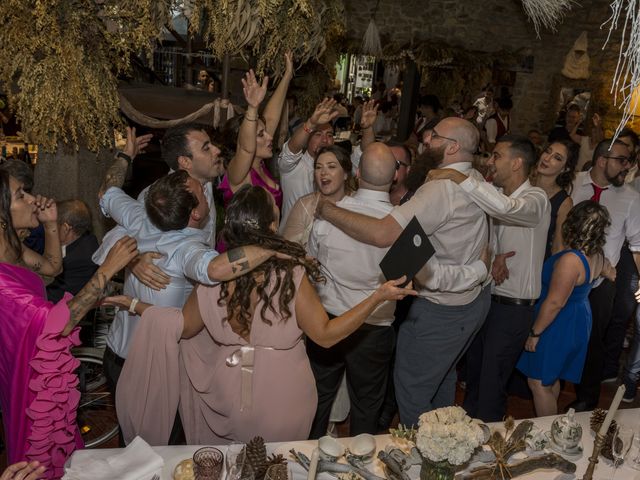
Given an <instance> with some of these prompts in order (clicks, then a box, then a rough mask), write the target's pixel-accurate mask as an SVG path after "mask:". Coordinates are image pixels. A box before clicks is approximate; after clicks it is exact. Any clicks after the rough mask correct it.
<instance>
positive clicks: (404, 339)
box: [394, 286, 491, 426]
mask: <svg viewBox="0 0 640 480" xmlns="http://www.w3.org/2000/svg"><path fill="white" fill-rule="evenodd" d="M490 303H491V297H490V287H488V286H487V287H485V288H484V289H483V290H482V292H481V293H480V295H478V297H477V298H476V299H475V300H474V301H472V302H471V303H469V304H467V305H460V306H447V305H439V304H436V303H433V302H430V301H429V300H426V299H424V298H416V299H415V300H414V301H413V304H412V306H411V309H410V310H409V315H408V316H407V319H406V320H405V321H404V322H403V323H402V325H401V326H400V330H399V332H398V344H397V348H396V364H395V370H394V384H395V388H396V399H397V402H398V409H399V411H400V423H403V424H404V425H407V426H410V425H417V424H418V417H419V416H420V415H421V414H422V413H424V412H427V411H430V410H433V409H435V408H440V407H446V406H451V405H453V404H454V399H455V393H456V363H457V362H458V360H459V359H460V357H462V355H463V354H464V352H465V351H466V349H467V348H468V347H469V345H470V344H471V341H472V340H473V338H474V336H475V335H476V333H477V332H478V331H479V330H480V327H482V324H483V322H484V320H485V318H486V316H487V313H488V312H489V305H490Z"/></svg>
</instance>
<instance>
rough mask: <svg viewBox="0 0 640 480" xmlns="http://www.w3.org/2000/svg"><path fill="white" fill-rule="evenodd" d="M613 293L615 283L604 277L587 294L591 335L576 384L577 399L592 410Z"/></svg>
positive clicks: (596, 398)
mask: <svg viewBox="0 0 640 480" xmlns="http://www.w3.org/2000/svg"><path fill="white" fill-rule="evenodd" d="M615 295H616V285H615V283H613V282H612V281H610V280H606V279H605V280H604V281H603V282H602V283H601V284H600V285H598V286H597V287H596V288H594V289H593V290H591V293H590V294H589V303H590V304H591V317H592V320H591V336H590V337H589V347H588V349H587V358H586V360H585V363H584V370H582V381H581V382H580V384H579V385H576V396H577V397H578V401H579V402H584V403H585V404H586V407H587V409H588V410H593V409H594V408H595V407H596V406H597V405H598V400H599V399H600V382H601V381H602V372H603V370H602V369H603V362H604V355H605V343H604V339H605V336H606V333H607V328H608V327H609V321H610V319H611V312H612V310H613V300H614V298H615Z"/></svg>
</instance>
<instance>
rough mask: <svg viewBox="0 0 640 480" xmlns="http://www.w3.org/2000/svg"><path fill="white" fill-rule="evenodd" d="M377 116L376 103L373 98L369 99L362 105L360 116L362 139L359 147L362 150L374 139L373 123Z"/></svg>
mask: <svg viewBox="0 0 640 480" xmlns="http://www.w3.org/2000/svg"><path fill="white" fill-rule="evenodd" d="M377 116H378V105H376V101H375V100H369V101H368V102H366V103H365V104H364V105H362V118H361V119H360V131H361V132H362V140H361V141H360V148H361V149H362V150H363V151H364V149H365V148H367V147H368V146H369V145H371V144H372V143H373V142H375V141H376V132H374V131H373V124H374V123H376V118H377Z"/></svg>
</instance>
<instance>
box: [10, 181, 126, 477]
mask: <svg viewBox="0 0 640 480" xmlns="http://www.w3.org/2000/svg"><path fill="white" fill-rule="evenodd" d="M39 223H42V224H43V226H44V231H45V251H44V255H39V254H37V253H35V252H34V251H32V250H30V249H28V248H26V247H25V246H23V244H22V243H21V242H20V235H21V234H22V233H23V232H25V231H27V230H28V229H31V228H35V227H37V226H38V224H39ZM136 252H137V250H136V244H135V241H134V240H133V239H130V238H124V239H122V240H121V241H120V242H118V243H117V244H116V245H115V246H114V247H113V249H112V251H111V252H110V253H109V258H108V259H107V262H105V264H104V265H103V266H102V267H100V268H99V269H98V271H97V272H96V274H95V275H94V276H93V278H92V279H91V280H90V281H89V283H88V284H87V285H86V286H85V287H84V288H83V289H82V290H81V291H80V293H78V295H76V296H75V297H74V298H71V295H69V294H66V295H65V297H64V298H63V299H62V300H61V301H60V302H59V303H57V304H55V305H54V304H52V303H50V302H48V301H47V297H46V291H45V287H44V283H43V282H42V280H41V278H40V277H39V275H38V273H39V274H43V275H48V276H55V275H57V274H58V273H60V271H61V267H62V251H61V248H60V240H59V237H58V224H57V210H56V204H55V202H54V201H53V200H50V199H46V198H44V197H40V196H38V197H33V196H32V195H30V194H29V193H27V192H25V191H24V190H23V185H22V183H20V182H19V181H18V180H16V179H15V178H13V177H11V176H9V174H8V173H6V172H4V171H0V325H1V327H2V328H0V406H1V407H2V420H3V423H4V434H5V439H6V444H7V462H8V463H10V464H11V463H15V462H21V461H23V460H28V461H31V462H33V461H38V462H39V463H40V464H41V465H42V466H43V467H44V468H46V473H45V477H46V478H60V477H61V476H62V474H63V465H64V462H65V461H66V459H67V458H68V457H69V456H70V455H71V453H72V452H73V451H74V450H75V449H76V448H80V447H82V439H81V437H80V433H79V431H78V427H77V425H76V408H77V406H78V401H79V399H80V392H79V391H78V389H77V385H78V379H77V377H76V375H75V373H74V370H75V369H76V368H77V367H78V365H79V362H78V361H77V360H76V359H75V358H74V357H73V356H72V355H71V348H72V347H74V346H76V345H79V344H80V339H79V329H78V328H75V327H76V325H77V323H78V322H79V321H80V319H82V317H83V316H84V315H85V314H86V313H87V311H88V310H89V309H90V308H91V307H92V306H93V305H94V304H95V302H96V300H97V299H98V298H99V296H100V295H101V293H102V291H103V289H104V287H105V286H106V284H107V282H108V280H109V279H110V278H111V277H112V276H113V275H114V274H115V273H116V272H118V271H119V270H120V269H121V268H122V267H123V266H124V265H126V264H127V263H128V262H129V260H131V259H133V258H134V257H135V254H136Z"/></svg>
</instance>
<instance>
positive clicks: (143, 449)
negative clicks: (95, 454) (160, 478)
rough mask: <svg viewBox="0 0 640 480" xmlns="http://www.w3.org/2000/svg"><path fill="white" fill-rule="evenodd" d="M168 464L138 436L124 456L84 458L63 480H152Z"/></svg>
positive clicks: (128, 446)
mask: <svg viewBox="0 0 640 480" xmlns="http://www.w3.org/2000/svg"><path fill="white" fill-rule="evenodd" d="M163 465H164V460H162V457H161V456H160V455H158V454H157V453H156V452H154V451H153V449H152V448H151V447H150V446H149V444H148V443H147V442H145V441H144V440H143V439H142V438H140V437H136V438H134V439H133V441H132V442H131V443H130V444H129V445H127V448H125V449H124V450H123V451H121V452H120V453H117V454H115V455H112V456H110V457H107V458H106V459H94V458H89V457H88V458H82V459H79V460H78V461H77V462H74V463H73V466H70V467H68V468H67V469H66V473H65V476H64V477H62V478H63V480H64V479H66V480H89V479H91V480H115V479H118V480H149V479H150V478H151V477H152V476H153V475H154V474H155V473H157V472H158V471H159V470H160V469H161V468H162V467H163Z"/></svg>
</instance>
